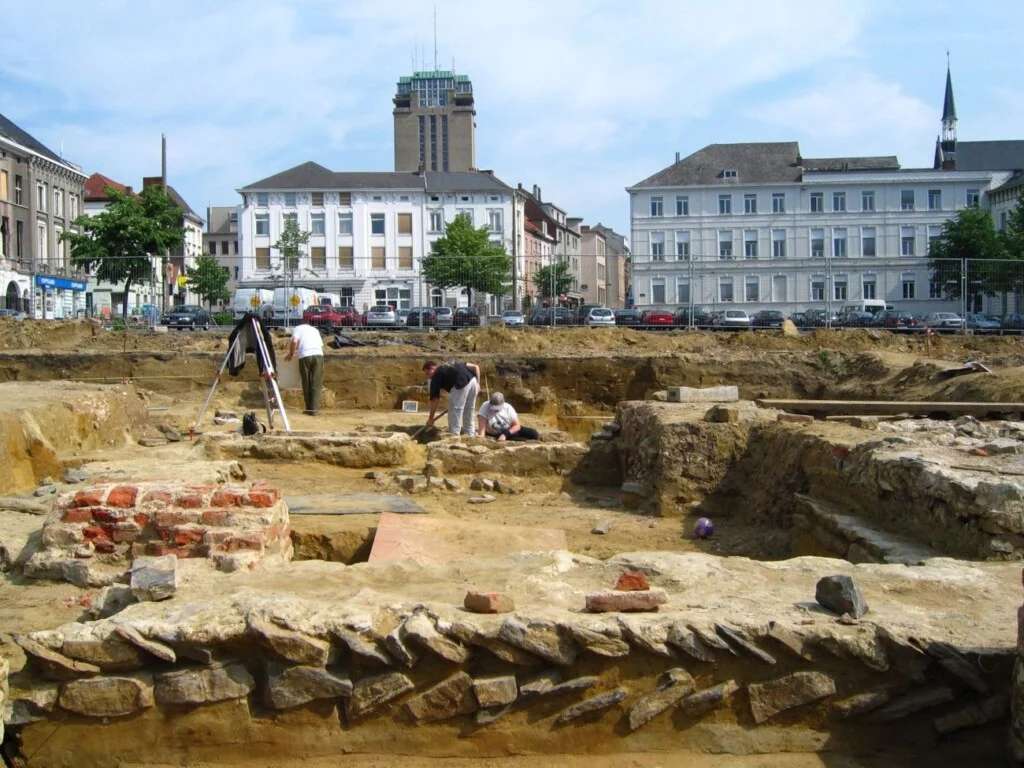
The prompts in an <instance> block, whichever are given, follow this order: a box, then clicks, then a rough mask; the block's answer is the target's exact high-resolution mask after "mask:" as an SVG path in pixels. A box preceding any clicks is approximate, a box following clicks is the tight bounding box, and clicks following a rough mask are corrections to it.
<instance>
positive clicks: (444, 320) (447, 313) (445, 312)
mask: <svg viewBox="0 0 1024 768" xmlns="http://www.w3.org/2000/svg"><path fill="white" fill-rule="evenodd" d="M434 314H435V315H437V324H438V325H440V326H448V327H451V325H452V322H454V320H455V313H454V312H453V311H452V308H451V307H434Z"/></svg>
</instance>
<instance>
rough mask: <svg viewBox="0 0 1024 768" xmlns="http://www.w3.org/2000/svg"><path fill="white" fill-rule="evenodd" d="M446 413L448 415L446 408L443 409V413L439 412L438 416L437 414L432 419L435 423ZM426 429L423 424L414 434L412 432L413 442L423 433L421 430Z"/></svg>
mask: <svg viewBox="0 0 1024 768" xmlns="http://www.w3.org/2000/svg"><path fill="white" fill-rule="evenodd" d="M446 413H448V409H447V408H445V409H444V410H443V411H441V412H440V413H439V414H437V416H435V417H434V420H435V421H437V419H440V418H441V417H442V416H444V415H445V414H446ZM426 428H427V425H426V424H424V425H423V426H422V427H420V428H419V429H417V430H416V431H415V432H413V433H412V439H413V440H415V439H416V438H417V437H419V436H420V435H421V434H422V433H423V430H424V429H426Z"/></svg>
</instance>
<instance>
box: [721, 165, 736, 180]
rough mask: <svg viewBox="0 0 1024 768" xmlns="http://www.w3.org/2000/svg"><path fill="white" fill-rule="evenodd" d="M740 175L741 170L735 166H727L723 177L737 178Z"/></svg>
mask: <svg viewBox="0 0 1024 768" xmlns="http://www.w3.org/2000/svg"><path fill="white" fill-rule="evenodd" d="M739 175H740V172H739V171H737V170H736V169H735V168H726V169H725V170H724V171H722V178H723V179H736V178H739Z"/></svg>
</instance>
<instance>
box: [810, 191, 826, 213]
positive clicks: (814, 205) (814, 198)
mask: <svg viewBox="0 0 1024 768" xmlns="http://www.w3.org/2000/svg"><path fill="white" fill-rule="evenodd" d="M824 212H825V193H824V192H811V213H824Z"/></svg>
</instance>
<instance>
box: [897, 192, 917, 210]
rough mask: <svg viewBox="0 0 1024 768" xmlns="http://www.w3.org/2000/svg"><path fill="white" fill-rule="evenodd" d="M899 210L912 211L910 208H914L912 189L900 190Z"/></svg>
mask: <svg viewBox="0 0 1024 768" xmlns="http://www.w3.org/2000/svg"><path fill="white" fill-rule="evenodd" d="M900 210H901V211H912V210H914V190H912V189H903V190H900Z"/></svg>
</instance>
